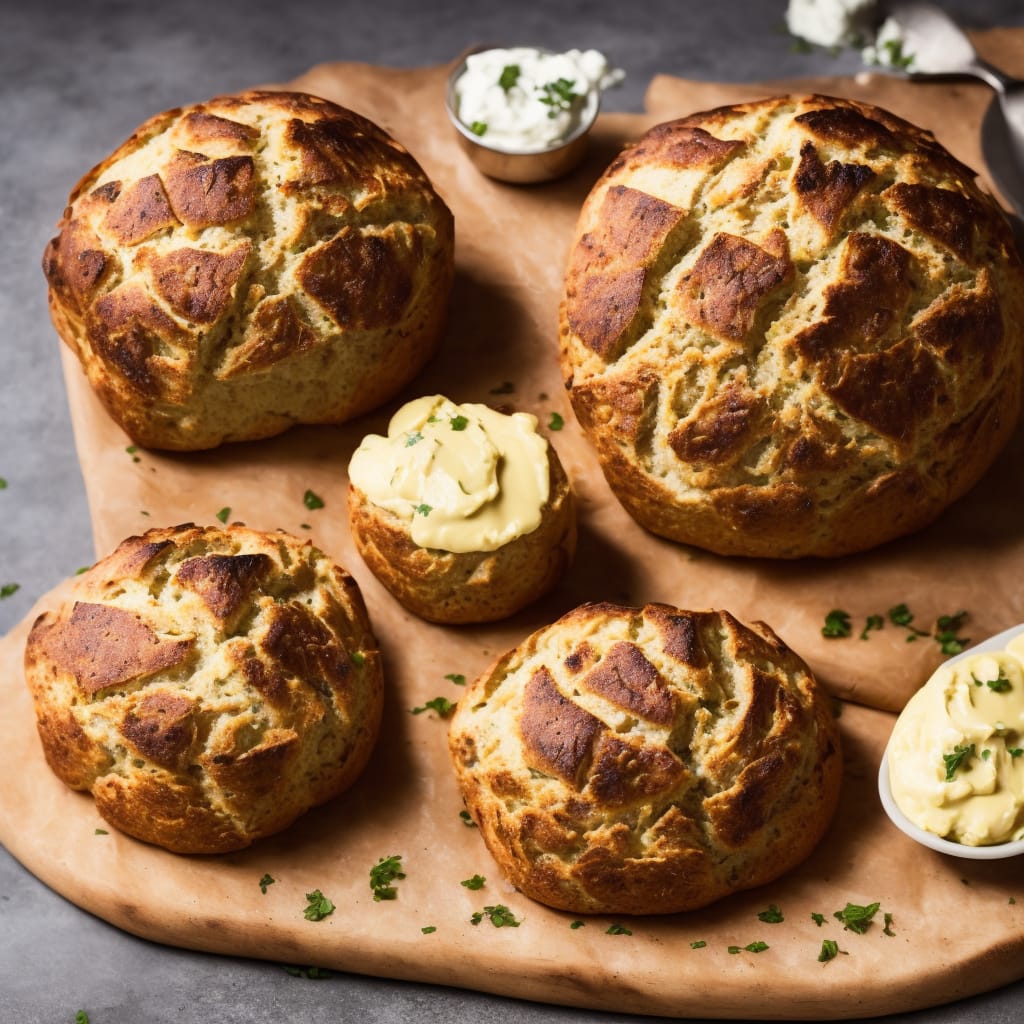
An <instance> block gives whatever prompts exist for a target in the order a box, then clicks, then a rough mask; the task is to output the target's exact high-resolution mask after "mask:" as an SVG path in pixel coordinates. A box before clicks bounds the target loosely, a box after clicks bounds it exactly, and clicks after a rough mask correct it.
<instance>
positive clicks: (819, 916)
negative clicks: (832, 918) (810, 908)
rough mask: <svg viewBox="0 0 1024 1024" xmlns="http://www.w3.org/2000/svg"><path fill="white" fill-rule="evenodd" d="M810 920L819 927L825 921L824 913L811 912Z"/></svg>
mask: <svg viewBox="0 0 1024 1024" xmlns="http://www.w3.org/2000/svg"><path fill="white" fill-rule="evenodd" d="M811 920H812V921H813V922H814V923H815V924H816V925H817V926H818V927H819V928H820V927H821V926H822V925H823V924H824V923H825V915H824V914H815V913H813V912H812V913H811Z"/></svg>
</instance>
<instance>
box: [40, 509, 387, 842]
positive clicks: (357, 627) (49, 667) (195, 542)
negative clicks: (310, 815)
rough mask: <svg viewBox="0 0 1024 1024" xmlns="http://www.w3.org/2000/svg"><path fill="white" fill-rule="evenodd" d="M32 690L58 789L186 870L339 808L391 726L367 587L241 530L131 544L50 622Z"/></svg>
mask: <svg viewBox="0 0 1024 1024" xmlns="http://www.w3.org/2000/svg"><path fill="white" fill-rule="evenodd" d="M25 673H26V677H27V680H28V685H29V688H30V689H31V692H32V697H33V700H34V702H35V711H36V717H37V723H38V729H39V737H40V739H41V740H42V744H43V750H44V753H45V755H46V760H47V762H48V763H49V765H50V767H51V768H52V769H53V771H54V772H55V773H56V774H57V776H58V777H59V778H60V779H61V780H62V781H63V782H65V783H66V784H67V785H68V786H70V787H71V788H72V789H79V790H87V791H89V792H91V793H92V795H93V797H94V799H95V801H96V807H97V809H98V810H99V812H100V814H101V815H102V816H103V817H104V818H105V819H106V820H107V821H108V822H110V824H111V825H113V826H114V827H116V828H118V829H120V830H121V831H123V832H127V833H128V834H129V835H132V836H135V837H136V838H138V839H142V840H145V841H146V842H149V843H155V844H157V845H158V846H162V847H165V848H166V849H168V850H172V851H174V852H175V853H222V852H225V851H228V850H237V849H240V848H242V847H244V846H247V845H249V843H251V842H252V841H253V840H254V839H257V838H259V837H261V836H267V835H270V834H271V833H273V832H277V831H279V830H280V829H282V828H284V827H285V826H287V825H289V824H290V823H291V822H292V821H294V820H295V819H296V818H298V817H299V815H301V814H303V813H304V812H305V811H307V810H308V809H309V808H310V807H313V806H314V805H316V804H319V803H322V802H323V801H325V800H328V799H330V798H331V797H333V796H335V795H336V794H338V793H340V792H341V791H342V790H344V789H345V788H347V787H348V786H349V785H350V784H351V783H352V782H353V781H354V780H355V779H356V777H357V776H358V775H359V773H360V772H361V770H362V768H363V766H364V764H365V763H366V760H367V758H368V756H369V754H370V751H371V749H372V747H373V745H374V742H375V740H376V737H377V731H378V727H379V724H380V717H381V702H382V694H383V683H382V675H381V665H380V656H379V654H378V650H377V643H376V640H375V639H374V636H373V633H372V631H371V628H370V621H369V618H368V617H367V613H366V609H365V607H364V605H363V600H362V597H361V596H360V593H359V588H358V586H357V584H356V582H355V580H354V579H353V578H352V577H351V576H349V575H348V574H347V573H346V572H345V571H344V570H342V569H340V568H339V567H338V566H336V565H333V564H332V563H331V562H330V560H329V559H328V558H327V557H326V556H325V555H324V554H323V553H322V552H320V551H318V550H317V549H316V548H314V547H313V546H312V545H311V544H309V543H308V542H307V543H303V542H301V541H299V540H297V539H295V538H293V537H289V536H288V535H286V534H284V533H275V534H264V533H259V532H257V531H255V530H250V529H246V528H245V527H243V526H239V525H234V526H230V527H228V528H227V529H216V528H203V527H198V526H192V525H191V524H188V525H185V526H177V527H172V528H165V529H155V530H150V531H149V532H148V533H145V534H144V535H142V536H141V537H130V538H129V539H127V540H125V541H124V542H123V543H122V544H121V545H120V546H119V547H118V548H117V549H116V550H115V551H114V552H113V553H112V554H111V555H109V556H107V557H106V558H103V559H101V560H100V561H99V562H97V563H96V565H94V566H93V567H92V568H91V569H90V570H89V571H88V572H86V573H85V574H84V575H83V576H81V577H80V578H79V579H77V580H76V581H75V584H74V590H73V594H72V596H71V597H70V598H69V599H67V600H66V601H64V602H63V603H62V604H60V605H59V606H57V607H54V608H52V609H50V610H48V611H46V612H44V613H43V614H42V615H40V616H39V618H38V619H37V620H36V622H35V624H34V625H33V627H32V630H31V633H30V634H29V638H28V643H27V646H26V650H25Z"/></svg>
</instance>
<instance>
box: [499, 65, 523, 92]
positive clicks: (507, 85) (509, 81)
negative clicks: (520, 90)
mask: <svg viewBox="0 0 1024 1024" xmlns="http://www.w3.org/2000/svg"><path fill="white" fill-rule="evenodd" d="M522 73H523V72H522V69H521V68H520V67H519V65H518V64H506V65H505V66H504V67H503V68H502V69H501V76H500V77H499V78H498V85H500V86H501V87H502V89H504V90H505V92H508V91H509V89H511V88H512V86H513V85H515V84H516V82H518V81H519V76H520V75H521V74H522Z"/></svg>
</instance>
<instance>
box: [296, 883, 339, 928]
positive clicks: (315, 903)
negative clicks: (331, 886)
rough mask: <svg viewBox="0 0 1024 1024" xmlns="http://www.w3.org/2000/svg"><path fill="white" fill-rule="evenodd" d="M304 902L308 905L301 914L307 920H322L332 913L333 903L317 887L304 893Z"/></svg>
mask: <svg viewBox="0 0 1024 1024" xmlns="http://www.w3.org/2000/svg"><path fill="white" fill-rule="evenodd" d="M306 903H307V904H308V906H307V907H306V909H305V910H304V911H303V912H302V916H303V917H305V919H306V920H307V921H322V920H323V919H324V918H325V917H327V916H328V915H330V914H333V913H334V904H333V903H332V902H331V901H330V900H329V899H328V898H327V897H326V896H325V895H324V894H323V893H322V892H321V891H320V890H319V889H314V890H313V891H312V892H307V893H306Z"/></svg>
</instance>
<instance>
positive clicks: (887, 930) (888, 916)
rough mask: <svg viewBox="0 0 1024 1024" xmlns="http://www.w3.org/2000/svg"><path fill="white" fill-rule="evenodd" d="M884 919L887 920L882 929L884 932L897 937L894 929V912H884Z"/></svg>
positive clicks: (891, 936)
mask: <svg viewBox="0 0 1024 1024" xmlns="http://www.w3.org/2000/svg"><path fill="white" fill-rule="evenodd" d="M882 920H883V921H884V922H885V927H884V928H883V929H882V934H883V935H888V936H889V937H890V938H895V937H896V933H895V932H894V931H893V930H892V914H888V913H887V914H884V915H883V917H882Z"/></svg>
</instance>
